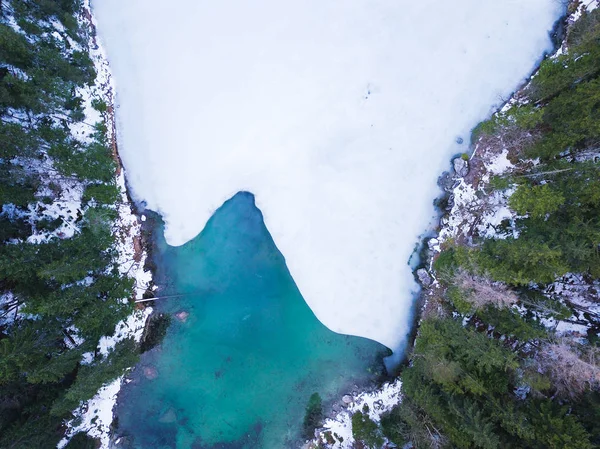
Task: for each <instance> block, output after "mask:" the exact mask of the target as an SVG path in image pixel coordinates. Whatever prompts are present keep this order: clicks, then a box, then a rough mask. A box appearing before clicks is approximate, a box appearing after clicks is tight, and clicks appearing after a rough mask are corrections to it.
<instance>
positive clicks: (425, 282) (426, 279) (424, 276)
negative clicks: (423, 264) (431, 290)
mask: <svg viewBox="0 0 600 449" xmlns="http://www.w3.org/2000/svg"><path fill="white" fill-rule="evenodd" d="M417 277H418V278H419V282H420V283H421V285H422V286H424V287H429V286H430V285H431V283H432V282H433V279H432V278H431V276H430V275H429V272H428V271H427V270H426V269H425V268H419V269H418V270H417Z"/></svg>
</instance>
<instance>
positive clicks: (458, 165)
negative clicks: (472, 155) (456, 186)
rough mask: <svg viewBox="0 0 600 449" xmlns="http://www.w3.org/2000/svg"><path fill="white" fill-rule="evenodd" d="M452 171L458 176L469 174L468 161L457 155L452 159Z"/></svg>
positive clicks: (462, 176)
mask: <svg viewBox="0 0 600 449" xmlns="http://www.w3.org/2000/svg"><path fill="white" fill-rule="evenodd" d="M452 165H453V167H454V171H455V172H456V174H457V175H458V176H460V177H461V178H464V177H465V176H467V175H468V174H469V162H468V161H467V160H466V159H463V158H462V157H457V158H455V159H454V160H453V161H452Z"/></svg>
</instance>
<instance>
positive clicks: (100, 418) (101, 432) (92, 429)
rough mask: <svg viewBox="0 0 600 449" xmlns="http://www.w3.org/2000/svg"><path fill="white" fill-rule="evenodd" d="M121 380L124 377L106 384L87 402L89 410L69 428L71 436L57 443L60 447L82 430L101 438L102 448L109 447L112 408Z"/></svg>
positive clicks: (59, 448) (60, 448)
mask: <svg viewBox="0 0 600 449" xmlns="http://www.w3.org/2000/svg"><path fill="white" fill-rule="evenodd" d="M121 381H122V377H119V378H118V379H115V380H114V381H113V382H111V383H110V384H108V385H105V386H104V387H102V388H101V389H100V390H99V391H98V393H96V395H95V396H94V397H93V398H92V399H90V400H89V401H88V402H87V404H86V408H87V412H86V413H83V414H82V415H81V416H80V418H81V421H80V424H79V425H78V426H77V427H74V428H70V429H69V438H66V437H65V438H63V439H62V440H61V441H60V442H59V443H58V445H57V448H58V449H62V448H64V447H65V446H66V445H67V443H68V442H69V439H70V437H72V436H73V435H74V434H76V433H78V432H80V431H85V432H87V434H88V435H90V436H91V437H93V438H97V439H99V440H100V444H101V446H100V447H101V448H108V447H109V442H110V436H109V435H110V425H111V423H112V420H113V415H112V410H113V407H114V406H115V404H116V402H117V394H118V392H119V390H120V389H121Z"/></svg>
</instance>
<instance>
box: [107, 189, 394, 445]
mask: <svg viewBox="0 0 600 449" xmlns="http://www.w3.org/2000/svg"><path fill="white" fill-rule="evenodd" d="M155 235H156V236H160V237H158V238H159V239H161V240H160V241H159V242H157V254H155V258H156V262H157V279H158V282H159V284H162V286H163V287H164V288H163V290H162V291H161V295H173V294H181V293H189V295H188V296H182V297H176V298H170V299H164V300H162V301H161V302H160V303H159V304H158V306H159V309H160V310H161V311H163V312H165V313H168V314H171V315H172V316H173V318H172V324H171V326H170V328H169V330H168V332H167V335H166V337H165V339H164V341H163V343H162V345H161V346H159V347H157V348H155V349H153V350H152V351H150V352H149V353H146V354H145V355H144V356H143V358H142V362H141V364H140V365H139V366H138V367H137V369H136V370H135V372H134V374H133V379H134V380H133V381H132V382H131V383H129V384H128V385H126V386H125V387H124V389H123V391H122V393H121V394H120V397H119V405H118V409H117V416H118V422H119V431H118V433H120V434H122V435H125V436H126V438H124V439H123V441H124V442H123V443H121V445H120V446H119V447H130V448H153V449H154V448H156V449H158V448H217V447H218V448H232V449H233V448H235V449H238V448H265V449H270V448H277V449H281V448H289V447H295V446H296V442H297V439H298V437H299V436H300V432H301V430H302V420H303V415H304V410H305V406H306V403H307V401H308V398H309V397H310V395H311V394H312V393H313V392H318V393H320V395H321V396H322V397H323V399H324V400H325V401H327V400H331V399H333V398H336V399H337V398H339V395H340V394H343V393H344V392H346V391H348V390H350V389H352V388H353V387H352V386H353V385H354V384H357V383H358V384H362V383H365V382H368V381H372V380H373V379H374V378H375V373H376V372H377V371H378V370H381V366H382V365H381V355H382V354H384V353H386V348H385V347H383V346H382V345H380V344H378V343H375V342H373V341H371V340H367V339H364V338H359V337H350V336H344V335H339V334H336V333H334V332H332V331H330V330H328V329H327V328H326V327H325V326H324V325H322V324H321V323H320V322H319V321H318V320H317V318H316V317H315V315H314V314H313V313H312V312H311V310H310V308H309V307H308V306H307V305H306V303H305V301H304V300H303V299H302V296H301V295H300V293H299V291H298V289H297V287H296V285H295V284H294V281H293V280H292V278H291V276H290V274H289V272H288V270H287V268H286V265H285V260H284V258H283V256H282V255H281V253H280V252H279V251H278V250H277V248H276V247H275V245H274V243H273V240H272V239H271V236H270V235H269V233H268V231H267V229H266V228H265V225H264V223H263V219H262V215H261V213H260V211H259V210H258V209H257V208H256V207H255V205H254V197H253V196H252V195H251V194H248V193H240V194H237V195H236V196H235V197H234V198H233V199H231V200H230V201H228V202H226V203H225V204H224V205H223V206H222V207H221V208H220V209H219V210H218V211H217V212H216V213H215V214H214V216H213V217H212V218H211V219H210V221H209V222H208V224H207V226H206V228H205V229H204V230H203V231H202V233H201V234H200V235H198V236H197V237H196V238H195V239H193V240H192V241H190V242H188V243H187V244H186V245H184V246H181V247H170V246H168V245H167V244H166V243H165V242H164V240H162V232H161V229H157V232H156V233H155ZM179 312H187V313H189V316H188V317H187V319H186V320H185V321H182V320H181V319H179V318H177V316H176V315H175V314H177V313H179ZM154 376H156V377H155V378H154V379H148V377H154Z"/></svg>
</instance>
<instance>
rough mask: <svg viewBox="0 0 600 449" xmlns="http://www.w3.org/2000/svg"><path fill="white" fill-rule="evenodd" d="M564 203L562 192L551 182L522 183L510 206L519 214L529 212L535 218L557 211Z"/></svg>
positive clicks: (513, 195)
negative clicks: (530, 184)
mask: <svg viewBox="0 0 600 449" xmlns="http://www.w3.org/2000/svg"><path fill="white" fill-rule="evenodd" d="M564 203H565V197H564V196H563V195H562V193H561V192H559V191H556V190H554V189H553V188H552V187H551V186H550V185H549V184H542V185H534V186H529V185H526V184H525V185H521V186H519V187H518V188H517V190H516V191H515V193H513V194H512V196H511V197H510V200H509V205H510V207H511V208H513V209H514V210H515V211H516V212H517V213H518V214H520V215H525V214H529V215H531V216H532V217H533V218H544V217H545V216H546V214H551V213H553V212H556V211H557V210H558V209H559V208H560V206H562V205H563V204H564Z"/></svg>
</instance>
